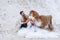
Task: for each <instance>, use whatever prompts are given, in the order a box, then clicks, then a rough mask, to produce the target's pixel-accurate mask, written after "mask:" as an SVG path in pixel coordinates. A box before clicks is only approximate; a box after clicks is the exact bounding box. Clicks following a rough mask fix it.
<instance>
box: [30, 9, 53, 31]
mask: <svg viewBox="0 0 60 40" xmlns="http://www.w3.org/2000/svg"><path fill="white" fill-rule="evenodd" d="M30 15H32V16H33V17H34V18H35V19H36V20H39V19H40V20H41V21H42V24H41V28H43V29H44V28H45V26H46V25H48V28H49V30H53V26H52V16H51V15H48V16H44V15H39V14H38V13H37V12H36V11H34V10H31V11H30Z"/></svg>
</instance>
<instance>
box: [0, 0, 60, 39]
mask: <svg viewBox="0 0 60 40" xmlns="http://www.w3.org/2000/svg"><path fill="white" fill-rule="evenodd" d="M22 10H23V11H24V12H25V13H26V14H27V15H29V12H30V10H36V11H37V12H38V13H39V14H40V15H52V16H53V26H54V28H55V29H54V30H55V32H54V31H53V32H49V31H47V30H42V29H38V28H37V32H34V31H33V29H34V28H30V29H25V28H23V29H21V30H19V27H20V23H21V22H20V20H21V16H20V14H19V12H20V11H22ZM59 21H60V0H38V1H37V0H0V31H1V32H0V36H1V37H0V38H1V39H3V38H5V37H6V35H9V34H14V33H16V32H17V31H19V35H20V36H22V35H23V36H25V37H26V38H27V37H28V38H29V37H30V38H35V37H36V38H39V37H43V38H50V37H52V38H54V37H58V36H57V35H59V33H60V22H59ZM9 37H10V36H9Z"/></svg>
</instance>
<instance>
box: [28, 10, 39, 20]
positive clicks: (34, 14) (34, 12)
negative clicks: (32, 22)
mask: <svg viewBox="0 0 60 40" xmlns="http://www.w3.org/2000/svg"><path fill="white" fill-rule="evenodd" d="M29 15H30V16H33V17H34V18H35V19H38V17H39V14H38V13H37V12H36V11H34V10H31V11H30V14H29Z"/></svg>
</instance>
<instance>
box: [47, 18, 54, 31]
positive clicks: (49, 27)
mask: <svg viewBox="0 0 60 40" xmlns="http://www.w3.org/2000/svg"><path fill="white" fill-rule="evenodd" d="M48 29H49V30H50V31H52V30H53V26H52V17H50V23H49V24H48Z"/></svg>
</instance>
